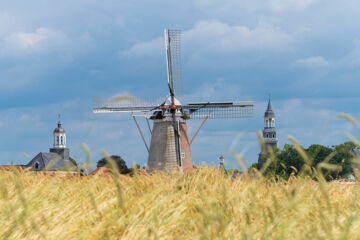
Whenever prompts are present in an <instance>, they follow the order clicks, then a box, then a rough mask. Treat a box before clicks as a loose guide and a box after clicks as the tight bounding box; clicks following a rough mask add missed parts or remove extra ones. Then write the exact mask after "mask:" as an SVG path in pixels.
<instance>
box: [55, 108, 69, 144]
mask: <svg viewBox="0 0 360 240" xmlns="http://www.w3.org/2000/svg"><path fill="white" fill-rule="evenodd" d="M58 118H59V120H58V127H57V128H55V130H54V132H53V136H54V148H66V131H65V130H64V129H63V128H62V127H61V122H60V118H61V115H60V113H59V115H58Z"/></svg>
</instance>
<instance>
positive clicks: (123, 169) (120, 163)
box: [96, 155, 130, 174]
mask: <svg viewBox="0 0 360 240" xmlns="http://www.w3.org/2000/svg"><path fill="white" fill-rule="evenodd" d="M110 158H111V159H112V160H113V161H115V163H116V166H117V167H118V169H119V172H120V173H121V174H127V173H130V170H129V169H128V167H127V166H126V162H125V160H124V159H122V157H120V156H117V155H112V156H110ZM96 167H98V168H99V167H108V168H111V166H110V163H109V162H108V159H107V158H106V157H103V158H102V159H100V160H99V161H98V162H97V164H96Z"/></svg>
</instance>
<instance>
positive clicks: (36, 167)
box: [34, 162, 40, 170]
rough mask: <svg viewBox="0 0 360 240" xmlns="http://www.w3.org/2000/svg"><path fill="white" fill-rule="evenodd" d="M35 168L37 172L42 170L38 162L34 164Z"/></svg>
mask: <svg viewBox="0 0 360 240" xmlns="http://www.w3.org/2000/svg"><path fill="white" fill-rule="evenodd" d="M34 168H35V170H40V164H39V162H36V163H35V164H34Z"/></svg>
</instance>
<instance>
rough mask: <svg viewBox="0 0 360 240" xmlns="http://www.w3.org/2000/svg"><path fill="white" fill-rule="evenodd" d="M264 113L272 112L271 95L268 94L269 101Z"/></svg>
mask: <svg viewBox="0 0 360 240" xmlns="http://www.w3.org/2000/svg"><path fill="white" fill-rule="evenodd" d="M266 111H272V109H271V95H270V94H269V101H268V106H267V110H266Z"/></svg>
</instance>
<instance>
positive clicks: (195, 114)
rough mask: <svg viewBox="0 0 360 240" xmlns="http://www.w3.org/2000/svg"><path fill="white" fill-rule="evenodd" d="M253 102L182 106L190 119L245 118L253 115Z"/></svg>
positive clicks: (199, 103) (200, 103)
mask: <svg viewBox="0 0 360 240" xmlns="http://www.w3.org/2000/svg"><path fill="white" fill-rule="evenodd" d="M253 106H254V104H253V102H251V101H243V102H198V103H189V104H187V105H185V106H182V108H183V111H184V114H186V115H187V117H189V118H190V119H205V118H210V119H215V118H246V117H252V115H253Z"/></svg>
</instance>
